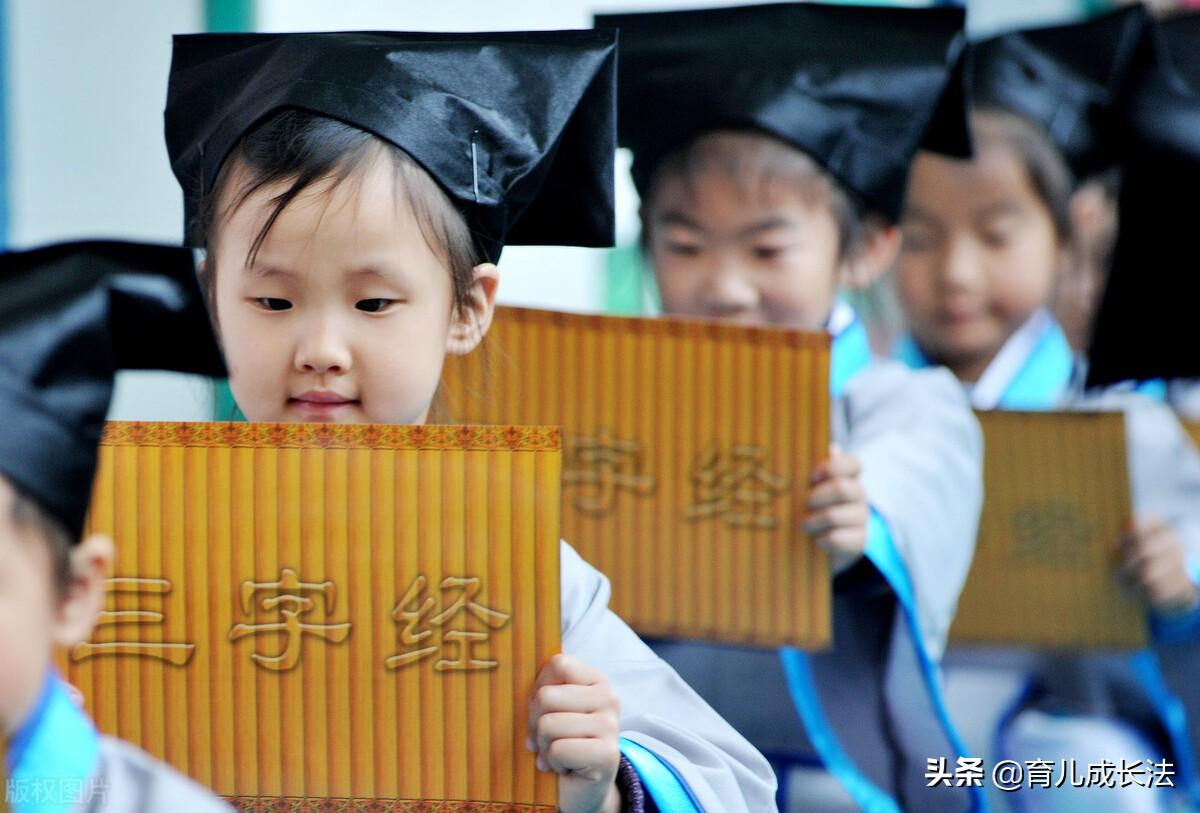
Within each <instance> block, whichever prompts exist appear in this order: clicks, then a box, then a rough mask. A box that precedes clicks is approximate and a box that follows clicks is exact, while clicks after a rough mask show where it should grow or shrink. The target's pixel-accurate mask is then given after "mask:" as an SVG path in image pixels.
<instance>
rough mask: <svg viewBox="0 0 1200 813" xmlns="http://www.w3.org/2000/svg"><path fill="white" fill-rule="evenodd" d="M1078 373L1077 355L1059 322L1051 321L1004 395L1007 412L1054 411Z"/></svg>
mask: <svg viewBox="0 0 1200 813" xmlns="http://www.w3.org/2000/svg"><path fill="white" fill-rule="evenodd" d="M1074 372H1075V353H1074V352H1073V351H1072V350H1071V344H1070V342H1068V341H1067V336H1066V334H1065V333H1063V331H1062V328H1061V327H1059V325H1058V322H1057V321H1054V320H1051V321H1050V324H1049V326H1048V327H1047V328H1046V329H1045V330H1044V331H1042V335H1041V336H1039V337H1038V341H1037V344H1035V345H1034V347H1033V350H1032V351H1031V352H1030V353H1029V358H1028V359H1026V361H1025V363H1024V364H1023V365H1021V369H1020V370H1019V371H1017V374H1016V375H1015V376H1013V379H1012V381H1010V382H1008V386H1007V387H1005V389H1004V394H1003V395H1001V396H1000V403H999V406H1000V407H1001V408H1003V409H1030V410H1033V409H1053V408H1054V407H1056V406H1058V405H1059V403H1061V401H1062V400H1063V398H1064V397H1065V396H1066V395H1067V393H1068V391H1069V389H1070V386H1071V376H1072V375H1073V374H1074Z"/></svg>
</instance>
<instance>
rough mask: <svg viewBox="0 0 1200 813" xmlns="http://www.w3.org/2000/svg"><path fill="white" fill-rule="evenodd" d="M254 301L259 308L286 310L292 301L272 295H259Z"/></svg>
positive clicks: (289, 308)
mask: <svg viewBox="0 0 1200 813" xmlns="http://www.w3.org/2000/svg"><path fill="white" fill-rule="evenodd" d="M254 301H255V302H256V303H258V306H259V307H260V308H262V309H263V310H267V311H286V310H291V308H292V303H291V302H289V301H288V300H286V299H279V298H278V297H273V296H260V297H258V298H257V299H255V300H254Z"/></svg>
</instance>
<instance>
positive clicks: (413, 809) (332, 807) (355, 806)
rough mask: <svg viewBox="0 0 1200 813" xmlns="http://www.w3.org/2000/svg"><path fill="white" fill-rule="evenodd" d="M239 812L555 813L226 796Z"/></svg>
mask: <svg viewBox="0 0 1200 813" xmlns="http://www.w3.org/2000/svg"><path fill="white" fill-rule="evenodd" d="M225 800H226V801H227V802H229V804H230V805H232V806H233V807H234V809H235V810H238V811H239V813H554V807H553V806H552V805H521V804H507V803H504V802H472V801H426V800H414V799H301V798H298V797H294V796H226V797H225Z"/></svg>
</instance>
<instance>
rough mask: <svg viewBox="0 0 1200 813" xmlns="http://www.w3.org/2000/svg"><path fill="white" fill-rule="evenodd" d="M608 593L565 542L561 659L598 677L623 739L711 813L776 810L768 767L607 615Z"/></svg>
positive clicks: (604, 582) (599, 576)
mask: <svg viewBox="0 0 1200 813" xmlns="http://www.w3.org/2000/svg"><path fill="white" fill-rule="evenodd" d="M610 593H611V588H610V586H609V582H608V579H607V578H605V577H604V576H603V575H602V574H601V573H600V572H599V571H597V570H596V569H595V568H593V567H592V566H591V565H589V564H588V563H587V562H585V561H584V560H583V559H582V558H580V556H579V554H578V553H576V552H575V551H574V549H572V548H571V547H570V546H569V545H567V544H566V543H565V542H564V543H563V546H562V635H563V638H562V644H563V652H565V653H566V654H568V655H573V656H575V657H578V658H580V659H581V660H583V661H585V662H587V663H588V664H590V665H592V666H594V667H596V668H597V669H599V670H600V671H602V672H604V674H605V676H606V677H607V678H608V680H609V683H610V685H611V686H612V688H613V690H614V692H615V693H616V695H617V698H618V699H619V700H620V703H621V736H622V737H626V738H628V739H630V740H633V741H634V742H636V743H638V744H640V745H642V746H644V747H645V748H647V749H649V750H651V751H653V752H654V753H655V754H657V755H658V756H659V757H660V758H661V759H663V760H665V761H666V762H668V763H669V764H670V765H671V767H672V768H674V769H675V772H676V773H677V774H678V775H679V776H680V777H682V778H683V780H684V781H685V782H686V783H687V785H688V787H689V788H690V790H691V792H692V794H693V795H694V796H695V798H696V800H697V801H698V802H699V803H700V805H701V806H702V808H703V809H704V810H705V811H709V813H766V812H767V811H773V810H775V809H776V808H775V775H774V774H773V773H772V772H771V766H770V765H768V764H767V761H766V760H765V759H764V758H763V756H762V755H761V754H760V753H758V751H756V750H755V749H754V747H753V746H751V745H750V743H748V742H747V741H746V740H745V738H743V737H742V736H741V735H740V734H738V733H737V732H736V731H735V730H734V729H733V728H732V727H731V726H730V725H729V724H728V723H727V722H725V721H724V720H723V719H721V717H720V716H719V715H718V714H717V713H716V712H715V711H713V710H712V708H711V707H709V705H708V704H707V703H705V702H704V701H703V700H701V699H700V697H699V695H697V694H696V693H695V692H694V691H693V690H692V689H691V688H689V686H688V685H687V684H686V683H684V682H683V680H682V679H681V678H680V677H679V675H678V674H676V673H675V670H673V669H672V668H671V667H670V666H668V665H667V664H666V663H665V662H663V661H662V660H661V659H660V658H659V657H658V656H657V655H655V654H654V652H652V651H651V650H650V648H649V647H648V646H646V644H644V643H643V642H642V640H641V639H640V638H638V636H637V635H636V634H635V633H634V632H633V630H631V629H630V628H629V627H628V626H626V624H625V622H623V621H622V620H621V619H620V618H618V617H617V616H616V615H615V614H614V613H613V612H612V611H611V610H610V609H609V608H608V599H609V595H610ZM663 813H668V812H667V811H663Z"/></svg>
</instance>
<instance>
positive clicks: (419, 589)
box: [385, 576, 511, 672]
mask: <svg viewBox="0 0 1200 813" xmlns="http://www.w3.org/2000/svg"><path fill="white" fill-rule="evenodd" d="M427 584H428V580H427V579H426V578H425V577H424V576H417V577H416V578H415V579H413V582H412V584H411V585H409V588H408V590H407V592H405V594H404V597H403V598H402V599H400V602H399V603H398V604H397V605H396V608H395V609H394V610H393V611H392V618H394V619H395V620H396V621H397V622H401V623H403V624H404V627H403V629H401V631H400V642H401V643H402V644H404V646H406V647H410V649H409V650H408V651H406V652H402V653H400V654H399V655H392V656H391V657H389V658H388V659H387V661H386V662H385V663H386V665H387V668H389V669H400V668H401V667H404V666H408V665H410V664H413V663H416V662H417V661H419V660H421V659H423V658H426V657H428V656H430V655H434V654H436V653H438V652H442V657H441V658H439V659H438V660H437V661H436V662H435V663H434V664H433V668H434V670H435V671H438V672H445V671H459V672H466V671H475V670H478V669H494V668H495V667H496V666H497V664H498V661H494V660H488V659H484V658H479V657H476V653H475V646H477V645H481V644H483V643H485V642H486V641H487V640H488V638H489V636H490V635H491V631H492V630H497V629H500V628H501V627H503V626H504V625H505V624H507V623H508V620H509V618H511V616H510V615H509V614H507V613H502V612H499V611H497V610H493V609H490V608H488V607H485V606H484V605H483V604H480V603H479V602H478V601H476V600H475V597H476V596H477V595H478V594H479V591H480V589H482V586H483V585H482V582H481V581H480V579H479V578H478V577H467V578H464V577H458V576H447V577H446V578H445V579H442V584H441V590H442V593H443V594H444V593H446V592H447V591H450V590H456V591H458V595H457V596H456V597H455V598H454V600H453V601H452V602H450V604H449V605H448V606H446V607H445V608H444V609H442V610H440V611H439V612H437V613H434V612H433V611H434V604H435V602H434V600H433V598H432V597H431V596H427V595H423V594H424V592H425V587H426V585H427ZM459 615H461V616H462V618H463V626H464V627H465V626H466V624H467V623H469V621H470V619H471V618H472V617H473V618H475V619H476V620H477V621H478V622H479V624H481V625H482V626H483V628H484V629H482V630H480V629H476V630H473V631H472V630H467V629H465V628H464V629H446V628H445V627H446V624H447V623H449V622H450V621H452V620H453V619H454V618H455V617H456V616H459ZM422 624H427V625H428V627H436V628H438V632H439V634H440V641H439V644H440V646H439V645H435V644H434V643H433V641H432V639H433V635H434V631H433V629H429V628H426V629H421V628H420V627H421V626H422ZM447 647H453V649H454V650H455V651H454V654H455V655H456V657H454V658H447V657H445V655H446V653H445V652H444V651H443V650H444V649H445V648H447Z"/></svg>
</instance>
